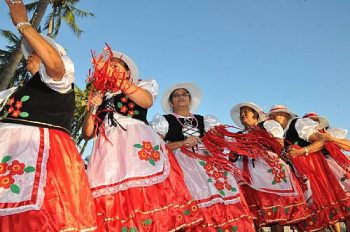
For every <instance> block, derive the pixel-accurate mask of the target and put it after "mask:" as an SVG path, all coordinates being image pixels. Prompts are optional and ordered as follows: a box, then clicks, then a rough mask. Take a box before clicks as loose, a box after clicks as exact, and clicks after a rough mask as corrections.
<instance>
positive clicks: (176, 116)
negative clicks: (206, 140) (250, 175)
mask: <svg viewBox="0 0 350 232" xmlns="http://www.w3.org/2000/svg"><path fill="white" fill-rule="evenodd" d="M200 99H201V91H200V90H199V88H198V87H197V86H196V85H194V84H192V83H179V84H176V85H174V86H172V87H170V88H169V89H168V90H166V91H165V93H164V94H163V97H162V107H163V110H164V111H165V113H167V114H165V115H163V116H161V115H156V116H155V118H154V120H153V122H152V123H151V126H152V127H153V129H155V131H157V132H158V133H159V134H160V135H161V136H162V137H163V138H164V140H165V141H166V142H167V145H168V147H169V148H170V149H171V150H173V152H174V154H175V157H176V159H177V161H178V162H179V164H180V166H181V169H182V172H183V174H184V178H185V182H186V185H187V188H188V189H189V191H190V193H191V195H192V197H193V198H194V199H195V200H196V201H197V202H198V205H199V207H200V208H201V210H202V212H203V214H204V222H203V223H202V230H203V231H226V230H227V231H228V230H229V231H237V230H238V231H240V230H242V231H255V229H254V225H253V222H252V219H251V215H250V212H249V209H248V207H247V205H246V203H245V200H244V199H243V198H242V195H241V193H240V191H239V188H238V185H237V183H236V180H235V178H234V177H233V176H232V175H231V174H229V173H228V172H226V171H225V170H223V169H221V168H220V167H218V166H216V165H214V164H213V163H212V162H210V158H208V157H210V155H209V154H210V153H209V152H208V151H207V149H206V147H204V145H203V144H202V143H201V137H202V136H203V135H204V134H205V132H206V131H207V130H209V129H210V128H211V127H213V126H215V125H218V121H217V119H216V118H214V117H213V116H206V117H203V116H201V115H198V114H193V113H192V112H194V111H195V109H196V108H197V107H198V105H199V103H200ZM182 147H187V148H189V149H190V150H192V152H193V153H196V154H197V155H198V157H197V158H194V157H190V156H188V155H186V154H184V153H183V152H182V150H181V148H182ZM201 157H203V158H204V157H205V158H207V159H205V160H204V159H203V158H201ZM198 231H199V228H198Z"/></svg>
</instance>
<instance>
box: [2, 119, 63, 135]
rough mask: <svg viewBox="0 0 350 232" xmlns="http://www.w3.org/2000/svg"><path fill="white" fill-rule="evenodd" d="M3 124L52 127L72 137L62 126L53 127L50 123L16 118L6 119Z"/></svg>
mask: <svg viewBox="0 0 350 232" xmlns="http://www.w3.org/2000/svg"><path fill="white" fill-rule="evenodd" d="M1 121H2V122H4V123H6V122H8V123H26V124H29V125H33V126H40V127H50V128H53V129H58V130H62V131H64V132H66V133H67V134H69V135H70V132H69V131H68V130H67V129H66V128H64V127H61V126H56V125H53V124H50V123H45V122H38V121H30V120H25V119H18V118H17V119H15V118H4V119H2V120H1Z"/></svg>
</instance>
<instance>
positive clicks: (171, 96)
mask: <svg viewBox="0 0 350 232" xmlns="http://www.w3.org/2000/svg"><path fill="white" fill-rule="evenodd" d="M179 89H183V90H185V91H186V92H187V93H188V97H189V98H190V100H191V93H190V92H189V91H188V90H187V89H185V88H177V89H174V90H173V92H171V94H170V95H169V99H168V100H169V102H173V95H174V93H175V91H176V90H179Z"/></svg>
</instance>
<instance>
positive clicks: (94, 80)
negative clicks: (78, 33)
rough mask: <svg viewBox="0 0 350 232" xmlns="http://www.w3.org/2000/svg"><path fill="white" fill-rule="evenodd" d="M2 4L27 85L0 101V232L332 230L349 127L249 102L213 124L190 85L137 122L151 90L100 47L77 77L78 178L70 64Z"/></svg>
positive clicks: (343, 193)
mask: <svg viewBox="0 0 350 232" xmlns="http://www.w3.org/2000/svg"><path fill="white" fill-rule="evenodd" d="M5 1H6V3H7V4H8V6H9V10H10V15H11V17H12V21H13V23H14V25H15V26H16V27H17V28H18V30H19V31H20V33H21V34H22V36H23V42H22V51H23V54H24V56H25V58H26V60H27V70H28V71H29V72H30V73H31V74H32V78H31V79H30V80H29V81H28V82H26V83H25V84H24V85H23V86H21V87H14V88H10V89H8V90H5V91H3V92H0V134H1V136H0V231H122V232H128V231H130V232H136V231H161V232H163V231H247V232H249V231H256V230H258V229H259V228H261V227H265V226H270V227H271V229H272V231H282V229H283V226H286V225H291V226H293V227H294V228H297V229H298V231H318V230H322V229H324V228H327V227H329V228H331V229H332V230H334V231H340V227H339V222H341V221H344V222H347V219H348V218H349V216H350V215H349V214H350V198H349V197H350V196H349V191H350V180H349V178H350V175H349V171H350V160H349V158H348V157H347V156H346V154H344V153H343V151H344V150H347V151H349V150H350V141H349V140H348V139H346V132H347V131H346V130H344V129H339V128H334V127H331V126H330V125H329V122H328V120H327V119H326V118H324V117H321V116H319V115H317V114H316V113H308V114H305V115H304V117H302V118H300V117H298V116H297V115H296V114H295V113H293V112H292V111H290V110H289V109H287V108H286V107H285V106H283V105H275V106H273V107H272V108H271V110H270V111H269V112H268V113H264V112H263V110H262V109H261V108H260V107H259V106H258V105H256V104H254V103H252V102H245V103H240V104H237V105H235V106H234V107H233V108H232V109H231V111H230V115H231V118H232V120H233V123H234V126H228V125H222V124H221V123H220V122H219V121H218V120H217V119H216V118H215V117H213V116H202V115H198V114H194V112H195V110H196V107H198V105H199V104H200V101H201V91H200V89H199V88H198V87H197V86H196V85H195V84H193V83H178V84H175V85H174V86H172V87H171V88H169V89H168V90H166V91H165V92H164V94H163V96H162V107H163V110H164V114H157V115H156V116H155V117H154V118H153V120H152V121H151V122H148V121H147V109H149V108H150V107H151V106H152V104H153V102H154V99H155V97H156V96H157V95H158V92H159V87H158V84H157V82H156V81H155V80H148V81H146V80H140V76H139V73H138V69H137V66H136V64H135V63H134V61H133V60H132V59H130V58H129V57H128V56H127V55H125V54H123V53H121V52H118V51H113V50H112V49H111V48H110V47H109V46H107V48H106V49H105V50H104V51H103V52H102V53H101V54H100V55H98V56H94V57H93V60H92V65H93V70H92V73H91V75H90V77H89V78H88V82H89V87H90V88H91V95H90V97H89V99H88V101H87V111H86V115H85V119H84V122H83V125H82V135H83V137H84V138H85V139H86V140H89V139H93V141H94V146H93V149H92V153H91V157H90V159H89V163H88V165H87V169H85V167H84V164H83V161H82V159H81V157H80V155H79V153H78V151H77V149H76V147H75V144H74V142H73V141H72V139H71V138H70V134H69V131H70V126H71V123H72V116H73V112H74V108H75V97H74V85H73V82H74V65H73V62H72V61H71V60H70V58H69V57H68V56H67V53H66V51H65V49H64V48H63V47H62V46H60V45H59V44H57V43H55V42H54V41H53V40H52V39H51V38H49V37H46V36H44V35H41V34H39V33H38V32H37V31H36V30H35V29H34V28H33V27H32V26H31V25H30V23H28V18H27V12H26V9H25V7H24V5H23V3H22V2H21V1H10V0H5ZM349 225H350V223H349Z"/></svg>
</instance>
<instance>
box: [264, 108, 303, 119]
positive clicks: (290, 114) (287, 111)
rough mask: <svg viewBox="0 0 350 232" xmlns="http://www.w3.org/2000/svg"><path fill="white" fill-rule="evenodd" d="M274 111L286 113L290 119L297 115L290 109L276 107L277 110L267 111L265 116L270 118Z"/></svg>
mask: <svg viewBox="0 0 350 232" xmlns="http://www.w3.org/2000/svg"><path fill="white" fill-rule="evenodd" d="M275 113H287V114H289V116H290V120H292V119H295V118H297V117H298V115H296V114H295V113H293V112H292V111H290V110H286V109H278V110H273V111H270V112H269V113H267V117H269V118H271V117H272V115H273V114H275Z"/></svg>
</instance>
